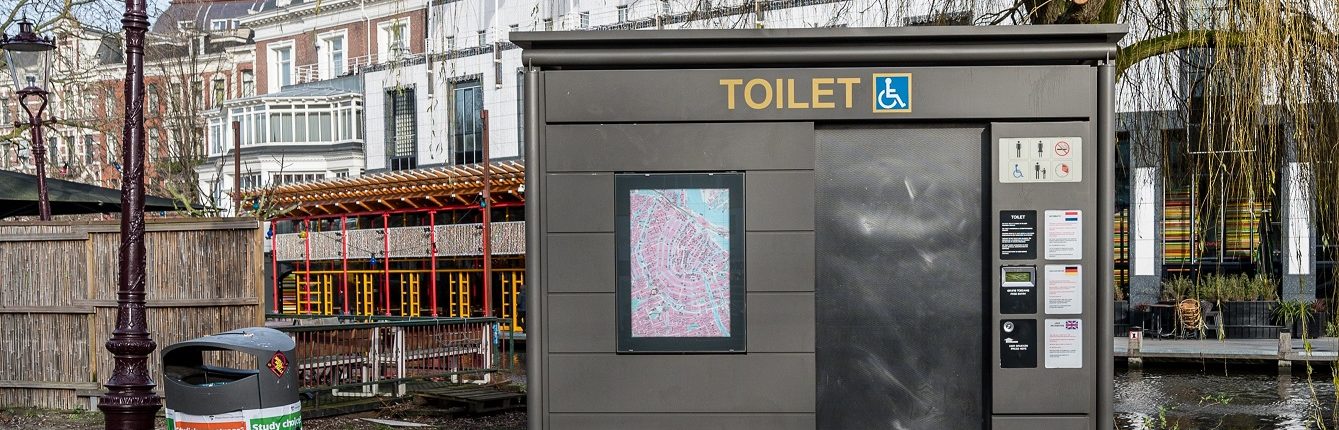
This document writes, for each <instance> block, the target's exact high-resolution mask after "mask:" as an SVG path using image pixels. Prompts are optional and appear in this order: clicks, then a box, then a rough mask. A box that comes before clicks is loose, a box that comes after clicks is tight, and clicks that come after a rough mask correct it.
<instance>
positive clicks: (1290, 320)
mask: <svg viewBox="0 0 1339 430" xmlns="http://www.w3.org/2000/svg"><path fill="white" fill-rule="evenodd" d="M1310 316H1311V304H1310V303H1307V302H1304V301H1301V300H1289V301H1284V302H1279V304H1278V306H1277V307H1275V308H1274V319H1275V321H1278V323H1279V324H1280V325H1282V326H1283V328H1284V329H1286V330H1289V331H1291V332H1292V337H1293V338H1294V339H1302V338H1310V337H1313V336H1315V335H1316V334H1315V333H1316V332H1308V331H1306V330H1307V329H1308V328H1310V327H1307V320H1308V319H1309V317H1310Z"/></svg>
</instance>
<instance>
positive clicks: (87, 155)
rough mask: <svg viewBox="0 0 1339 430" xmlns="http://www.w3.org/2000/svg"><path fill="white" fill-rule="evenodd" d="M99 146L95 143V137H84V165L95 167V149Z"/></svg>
mask: <svg viewBox="0 0 1339 430" xmlns="http://www.w3.org/2000/svg"><path fill="white" fill-rule="evenodd" d="M94 146H97V144H96V143H94V141H93V135H91V134H85V135H84V164H85V165H90V166H91V165H93V147H94Z"/></svg>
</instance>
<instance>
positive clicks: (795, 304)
mask: <svg viewBox="0 0 1339 430" xmlns="http://www.w3.org/2000/svg"><path fill="white" fill-rule="evenodd" d="M748 320H749V322H748V327H749V352H750V353H763V352H807V353H813V352H814V294H813V293H753V292H750V293H749V294H748ZM811 372H812V371H811Z"/></svg>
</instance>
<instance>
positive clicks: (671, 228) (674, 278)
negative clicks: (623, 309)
mask: <svg viewBox="0 0 1339 430" xmlns="http://www.w3.org/2000/svg"><path fill="white" fill-rule="evenodd" d="M629 198H630V199H631V201H630V202H629V205H628V209H629V215H630V217H629V218H630V220H629V222H630V225H629V228H628V231H629V235H628V236H629V240H631V241H632V243H631V245H632V246H631V247H630V250H631V254H632V255H631V261H632V268H631V269H632V270H631V275H632V291H631V298H632V301H631V305H632V318H631V319H632V336H633V337H729V336H730V190H729V189H725V188H711V189H640V190H632V192H631V195H630V196H629Z"/></svg>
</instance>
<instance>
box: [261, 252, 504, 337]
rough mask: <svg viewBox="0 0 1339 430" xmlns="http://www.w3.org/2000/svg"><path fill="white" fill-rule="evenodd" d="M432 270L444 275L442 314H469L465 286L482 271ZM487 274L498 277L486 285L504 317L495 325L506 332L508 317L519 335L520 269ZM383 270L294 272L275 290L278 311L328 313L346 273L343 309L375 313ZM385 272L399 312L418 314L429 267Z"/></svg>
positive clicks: (470, 300)
mask: <svg viewBox="0 0 1339 430" xmlns="http://www.w3.org/2000/svg"><path fill="white" fill-rule="evenodd" d="M436 272H437V274H438V275H439V276H445V277H446V283H445V287H446V291H445V293H446V298H445V302H446V303H442V305H445V306H444V307H445V309H444V315H443V316H447V317H453V318H469V317H473V316H474V315H473V309H472V308H471V305H472V303H473V293H472V292H471V291H470V287H471V286H472V284H473V282H474V281H473V280H472V278H473V277H474V276H482V275H483V273H482V271H481V270H479V269H441V270H437V271H436ZM493 272H494V273H495V276H496V277H495V278H494V279H495V280H497V281H498V283H497V285H498V286H497V287H494V288H491V290H493V291H495V292H499V293H501V294H500V297H501V300H500V301H499V302H498V305H497V306H498V307H497V308H494V311H497V314H496V315H498V316H500V317H501V318H503V319H504V320H506V321H503V322H502V325H501V327H499V328H500V329H502V330H504V331H512V327H510V324H512V321H514V323H515V325H516V327H515V331H516V332H518V333H522V332H524V330H525V328H524V327H525V320H524V319H523V317H522V314H524V312H525V309H522V308H521V306H522V305H521V303H520V293H521V290H522V289H524V288H525V269H523V268H506V269H494V270H493ZM308 273H310V274H308ZM385 273H386V271H384V270H349V271H341V270H312V271H310V272H305V271H304V272H294V273H292V274H289V275H288V276H287V277H285V278H284V279H283V282H281V283H280V287H279V288H281V291H282V292H283V294H282V300H283V303H282V308H281V309H283V310H284V311H286V312H288V311H291V313H292V314H298V315H334V314H335V294H334V293H335V290H336V285H337V283H338V282H339V279H340V277H344V276H347V278H345V279H347V282H348V283H349V286H350V287H352V288H350V289H349V291H348V294H350V295H352V297H351V298H352V300H350V302H351V303H350V306H351V308H352V309H350V310H349V313H352V314H354V315H358V316H375V312H376V309H377V308H376V306H377V305H378V303H377V301H378V296H379V295H380V294H379V292H380V291H381V290H380V288H386V286H383V285H380V283H381V282H380V281H381V280H382V279H383V278H382V277H383V276H385ZM390 273H392V274H395V275H397V276H399V278H398V279H399V282H400V293H399V294H400V306H399V309H400V316H409V317H419V316H423V306H424V305H423V293H424V292H423V288H424V285H425V284H424V277H427V276H432V275H431V274H432V271H431V270H423V269H395V270H391V271H390ZM308 279H310V281H308ZM341 291H342V290H341ZM290 292H291V293H290ZM341 297H343V296H341ZM495 297H496V296H495Z"/></svg>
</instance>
